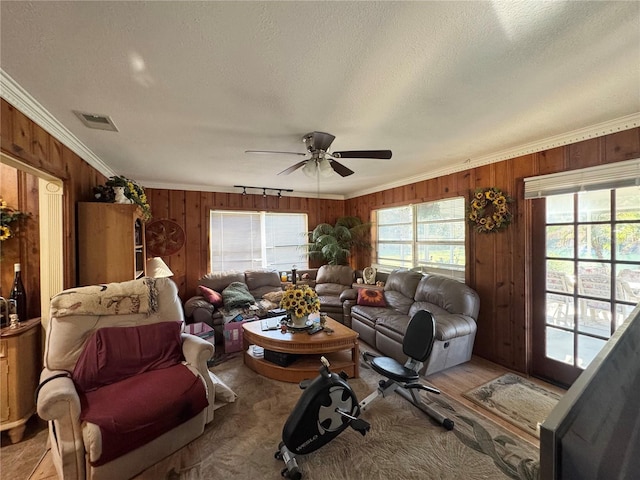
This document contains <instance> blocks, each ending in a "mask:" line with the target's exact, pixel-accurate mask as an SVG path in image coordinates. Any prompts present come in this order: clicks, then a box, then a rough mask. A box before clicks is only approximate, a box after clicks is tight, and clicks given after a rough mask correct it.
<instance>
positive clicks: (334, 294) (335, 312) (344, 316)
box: [315, 265, 357, 327]
mask: <svg viewBox="0 0 640 480" xmlns="http://www.w3.org/2000/svg"><path fill="white" fill-rule="evenodd" d="M353 282H355V272H354V271H353V269H352V268H351V267H349V266H346V265H323V266H321V267H320V268H319V269H318V272H317V274H316V277H315V290H316V293H317V294H318V297H319V298H320V311H321V312H324V313H326V314H327V315H329V316H330V317H331V318H333V319H334V320H337V321H338V322H340V323H343V324H345V325H346V326H347V327H351V316H350V315H349V311H350V310H351V305H352V304H354V303H355V301H356V297H357V292H356V291H355V290H354V289H353V288H351V287H352V285H353Z"/></svg>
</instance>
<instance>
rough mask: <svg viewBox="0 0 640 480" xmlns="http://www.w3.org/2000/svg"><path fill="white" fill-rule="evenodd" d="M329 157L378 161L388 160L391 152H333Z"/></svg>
mask: <svg viewBox="0 0 640 480" xmlns="http://www.w3.org/2000/svg"><path fill="white" fill-rule="evenodd" d="M331 156H333V157H336V158H376V159H378V160H389V159H390V158H391V150H349V151H346V152H333V153H332V154H331Z"/></svg>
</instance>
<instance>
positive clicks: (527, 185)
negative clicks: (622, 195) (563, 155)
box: [524, 158, 640, 199]
mask: <svg viewBox="0 0 640 480" xmlns="http://www.w3.org/2000/svg"><path fill="white" fill-rule="evenodd" d="M634 185H640V158H636V159H633V160H626V161H624V162H616V163H610V164H607V165H598V166H596V167H588V168H582V169H580V170H571V171H568V172H560V173H552V174H549V175H540V176H537V177H528V178H525V179H524V198H525V199H530V198H541V197H548V196H549V195H561V194H565V193H577V192H581V191H588V190H605V189H612V188H621V187H631V186H634Z"/></svg>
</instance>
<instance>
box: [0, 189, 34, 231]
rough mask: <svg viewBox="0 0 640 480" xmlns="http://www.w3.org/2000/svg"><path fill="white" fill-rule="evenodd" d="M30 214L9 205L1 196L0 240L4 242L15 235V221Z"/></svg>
mask: <svg viewBox="0 0 640 480" xmlns="http://www.w3.org/2000/svg"><path fill="white" fill-rule="evenodd" d="M28 216H29V214H28V213H24V212H21V211H19V210H16V209H15V208H11V207H10V206H8V205H7V202H5V201H4V200H3V199H2V198H0V241H1V242H4V241H5V240H8V239H9V238H11V237H12V236H13V235H14V233H15V229H12V228H11V224H12V223H13V222H17V221H18V220H22V219H23V218H27V217H28Z"/></svg>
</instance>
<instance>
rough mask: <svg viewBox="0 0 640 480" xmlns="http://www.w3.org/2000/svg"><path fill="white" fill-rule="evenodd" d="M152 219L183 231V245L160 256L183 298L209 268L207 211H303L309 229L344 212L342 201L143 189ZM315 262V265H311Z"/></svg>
mask: <svg viewBox="0 0 640 480" xmlns="http://www.w3.org/2000/svg"><path fill="white" fill-rule="evenodd" d="M145 193H146V194H147V198H148V199H149V203H150V205H151V208H152V213H153V219H154V220H158V219H169V220H172V221H174V222H176V223H178V224H179V225H180V226H181V227H182V228H183V230H184V232H185V246H184V247H183V248H182V249H181V250H180V251H178V252H177V253H176V254H175V255H172V256H170V257H163V260H164V261H165V263H166V264H167V265H168V266H169V268H170V269H171V271H172V272H173V273H174V276H173V280H174V281H175V282H176V283H177V284H178V289H179V292H180V296H181V298H182V299H183V300H187V299H188V298H189V297H191V296H193V295H195V294H196V288H197V286H198V280H199V279H200V278H201V277H202V276H203V275H205V274H206V273H208V272H209V212H210V211H211V210H214V209H222V210H252V211H260V210H264V211H277V212H291V213H307V215H308V226H309V230H311V229H313V228H314V227H315V226H316V225H317V224H319V223H331V224H333V223H335V221H336V220H337V219H338V217H340V216H343V215H344V201H342V200H322V199H315V198H302V197H284V196H283V197H277V196H273V195H268V196H267V197H263V196H262V195H250V194H247V195H242V194H241V193H213V192H195V191H184V190H162V189H153V188H147V189H145ZM312 266H318V265H312Z"/></svg>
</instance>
